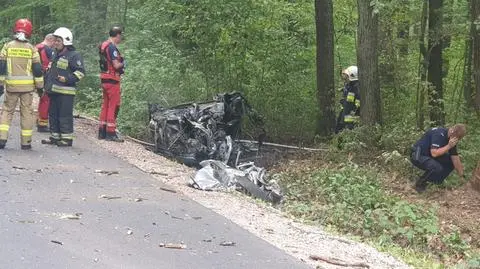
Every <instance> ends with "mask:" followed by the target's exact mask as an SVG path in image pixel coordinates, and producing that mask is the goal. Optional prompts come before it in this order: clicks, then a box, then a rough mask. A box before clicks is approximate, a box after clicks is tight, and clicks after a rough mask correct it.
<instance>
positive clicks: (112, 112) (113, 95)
mask: <svg viewBox="0 0 480 269" xmlns="http://www.w3.org/2000/svg"><path fill="white" fill-rule="evenodd" d="M102 90H103V103H102V111H101V112H100V126H99V128H105V126H106V130H107V134H115V129H116V128H117V115H118V111H119V109H120V100H121V97H120V82H119V83H102Z"/></svg>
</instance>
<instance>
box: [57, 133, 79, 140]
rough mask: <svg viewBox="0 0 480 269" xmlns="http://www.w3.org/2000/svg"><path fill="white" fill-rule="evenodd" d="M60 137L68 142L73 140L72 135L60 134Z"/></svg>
mask: <svg viewBox="0 0 480 269" xmlns="http://www.w3.org/2000/svg"><path fill="white" fill-rule="evenodd" d="M60 136H61V137H62V138H64V139H69V140H73V139H74V138H75V136H74V135H73V134H61V135H60Z"/></svg>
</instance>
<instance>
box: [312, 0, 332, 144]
mask: <svg viewBox="0 0 480 269" xmlns="http://www.w3.org/2000/svg"><path fill="white" fill-rule="evenodd" d="M315 24H316V32H317V99H318V104H319V106H320V109H319V111H320V113H319V115H318V120H317V122H318V125H317V134H319V135H321V136H325V137H326V136H329V135H331V134H332V133H333V131H334V129H335V109H334V107H335V106H334V104H335V89H334V87H335V86H334V85H335V82H334V56H333V34H334V28H333V2H332V0H315Z"/></svg>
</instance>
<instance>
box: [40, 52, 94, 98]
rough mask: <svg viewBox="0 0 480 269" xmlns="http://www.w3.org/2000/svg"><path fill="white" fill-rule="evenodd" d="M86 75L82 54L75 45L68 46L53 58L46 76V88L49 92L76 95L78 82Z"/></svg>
mask: <svg viewBox="0 0 480 269" xmlns="http://www.w3.org/2000/svg"><path fill="white" fill-rule="evenodd" d="M59 77H64V78H65V79H66V81H65V82H62V81H60V80H59ZM84 77H85V67H84V64H83V58H82V56H81V55H80V53H78V52H77V51H76V50H75V48H74V47H73V46H67V47H65V48H64V49H63V50H62V51H61V52H59V53H57V54H56V55H55V57H54V59H53V60H52V63H51V65H50V69H48V72H47V75H46V78H45V79H46V81H45V90H46V91H47V92H48V93H59V94H68V95H75V94H76V92H77V88H76V87H77V83H78V82H79V81H80V80H81V79H83V78H84Z"/></svg>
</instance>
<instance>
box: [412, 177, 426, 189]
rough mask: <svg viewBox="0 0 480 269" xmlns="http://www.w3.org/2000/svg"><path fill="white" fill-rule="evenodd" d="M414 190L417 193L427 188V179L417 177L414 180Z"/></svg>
mask: <svg viewBox="0 0 480 269" xmlns="http://www.w3.org/2000/svg"><path fill="white" fill-rule="evenodd" d="M415 190H416V191H417V192H418V193H422V192H425V191H426V190H427V180H426V179H425V178H422V177H420V178H418V179H417V181H416V182H415Z"/></svg>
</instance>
